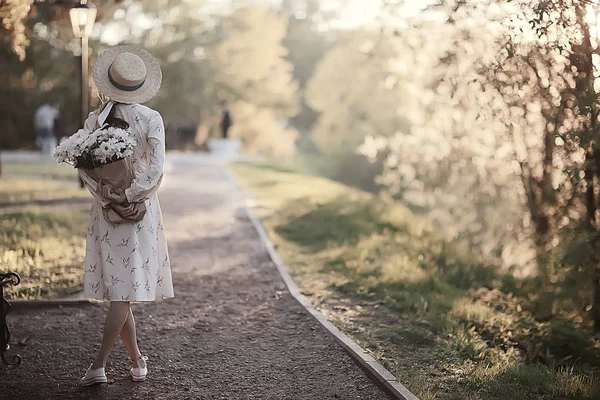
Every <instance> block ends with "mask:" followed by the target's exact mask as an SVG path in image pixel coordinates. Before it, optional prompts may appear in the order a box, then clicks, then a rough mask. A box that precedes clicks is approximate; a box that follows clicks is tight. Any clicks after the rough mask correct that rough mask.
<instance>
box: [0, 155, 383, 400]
mask: <svg viewBox="0 0 600 400" xmlns="http://www.w3.org/2000/svg"><path fill="white" fill-rule="evenodd" d="M167 172H168V175H167V177H166V178H165V181H164V184H163V188H162V189H161V192H160V200H161V203H162V207H163V212H164V216H165V225H166V227H167V232H168V239H169V248H170V252H171V256H172V262H173V273H174V278H175V282H176V286H175V291H176V297H175V298H174V299H170V300H166V301H160V302H157V303H152V304H136V305H135V306H134V313H135V316H136V319H137V323H138V335H139V339H140V348H141V350H142V352H144V353H146V354H147V355H148V356H149V358H150V359H149V368H150V374H149V378H148V380H147V381H146V382H144V383H137V384H134V383H133V382H130V380H129V379H128V376H127V371H128V364H129V362H128V359H127V353H126V350H125V348H124V346H123V344H122V343H121V342H120V341H119V342H118V343H117V345H116V346H115V350H114V351H113V355H112V356H111V359H110V361H109V365H108V367H107V374H108V377H109V383H108V385H100V386H96V387H93V388H80V387H79V386H78V379H79V378H80V376H81V375H82V374H83V372H84V371H85V369H86V368H87V366H88V365H89V363H90V362H91V361H92V358H93V355H94V353H95V350H96V349H97V348H98V343H99V341H100V335H101V332H100V326H101V323H102V319H103V315H104V312H105V310H106V305H88V306H79V307H62V308H58V307H56V308H46V309H36V310H13V311H12V312H11V314H9V318H8V319H9V324H10V326H11V330H12V333H13V338H12V340H11V343H13V347H14V349H15V350H16V351H17V352H18V353H20V354H21V356H22V357H23V363H22V364H21V366H20V367H19V368H17V369H10V370H8V371H0V399H11V400H17V399H32V400H34V399H36V400H37V399H61V400H62V399H116V400H117V399H118V400H127V399H144V400H147V399H228V400H229V399H232V400H233V399H261V400H266V399H277V400H279V399H281V400H284V399H285V400H287V399H310V400H321V399H373V400H375V399H377V400H383V399H387V398H388V397H387V396H386V395H385V394H384V393H383V392H382V391H381V390H380V389H379V388H378V387H377V386H375V384H373V383H372V382H371V381H370V380H369V379H368V378H367V377H366V375H365V374H364V373H363V371H362V370H361V369H360V368H359V367H358V365H357V364H356V363H355V362H354V361H353V360H352V359H351V358H350V356H348V355H347V354H346V353H345V352H344V350H343V349H342V348H341V347H340V346H339V345H337V343H335V342H334V340H333V339H332V338H330V337H329V335H328V333H327V332H326V331H325V330H324V329H322V328H321V327H320V325H318V324H317V323H316V322H314V321H313V319H312V318H311V317H310V316H309V315H308V314H307V313H306V312H305V310H304V309H303V308H302V307H301V306H300V305H299V304H298V303H297V302H296V301H295V300H294V299H293V298H292V297H291V295H290V294H289V293H288V292H287V290H286V288H285V285H284V284H283V282H282V281H281V279H280V277H279V275H278V273H277V271H276V269H275V267H274V266H273V264H272V263H271V262H270V260H269V258H268V255H267V254H266V252H265V250H264V249H263V248H262V245H261V242H260V240H259V238H258V236H257V234H256V232H255V231H254V229H253V228H252V225H251V224H250V222H249V221H248V220H247V218H246V216H245V214H244V213H243V210H242V209H241V207H242V205H243V204H242V201H243V198H242V194H241V193H239V192H238V191H237V190H236V189H235V187H234V185H233V184H232V183H231V182H229V181H228V180H227V178H226V175H225V174H224V172H223V170H222V167H220V166H219V163H218V162H216V161H214V160H213V161H211V159H210V158H208V157H202V156H190V155H176V156H172V157H171V159H170V165H169V168H168V170H167ZM23 339H26V341H25V345H19V342H20V341H22V340H23ZM11 354H12V352H11Z"/></svg>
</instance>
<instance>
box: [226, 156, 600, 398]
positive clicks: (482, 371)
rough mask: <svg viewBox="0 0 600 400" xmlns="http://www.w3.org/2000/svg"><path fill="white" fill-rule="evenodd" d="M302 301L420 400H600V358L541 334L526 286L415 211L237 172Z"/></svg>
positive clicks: (578, 334) (308, 179)
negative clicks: (522, 290) (446, 237)
mask: <svg viewBox="0 0 600 400" xmlns="http://www.w3.org/2000/svg"><path fill="white" fill-rule="evenodd" d="M232 169H233V171H234V173H235V174H236V176H237V178H238V181H240V182H241V183H242V184H243V185H245V186H246V187H247V188H249V190H250V191H251V192H252V193H253V194H254V195H255V197H256V200H257V204H256V207H255V209H256V212H257V214H258V216H259V218H260V219H261V220H262V222H263V224H264V225H265V228H266V229H267V231H268V233H269V235H270V237H271V239H272V241H273V242H274V243H275V245H276V246H277V250H278V251H279V253H280V254H281V256H282V257H283V259H284V260H285V261H286V263H287V265H288V267H289V268H290V272H291V273H292V275H293V276H294V279H295V281H296V282H297V284H298V285H299V287H300V288H301V290H302V292H303V293H304V294H305V295H306V296H307V297H308V298H309V299H310V301H311V302H313V304H315V306H317V307H318V308H319V309H320V310H321V312H323V313H324V314H325V315H326V316H327V317H328V318H329V319H330V320H331V321H332V322H334V323H335V324H336V325H337V326H338V327H340V328H341V329H342V330H344V331H345V332H346V333H347V334H348V335H350V336H351V337H352V338H353V339H354V340H356V341H357V342H358V343H359V344H360V345H361V346H363V348H365V349H367V351H369V352H371V353H372V355H373V356H374V357H376V358H377V359H378V360H379V361H380V362H381V363H382V364H383V365H384V366H385V367H386V368H388V369H390V371H392V373H394V374H395V375H396V376H397V377H398V378H399V380H400V381H401V382H403V383H404V384H405V385H407V386H408V387H409V389H411V391H413V393H415V395H417V396H418V397H419V398H420V399H422V400H427V399H466V400H476V399H482V400H483V399H501V400H504V399H506V400H508V399H510V400H513V399H573V400H575V399H577V400H580V399H600V379H599V378H598V367H599V365H600V349H599V346H598V344H597V343H594V342H593V341H592V340H591V339H590V335H589V334H588V333H587V332H582V331H581V330H580V329H578V327H576V326H574V325H573V324H572V323H571V321H569V320H553V321H551V322H545V323H541V322H538V321H536V320H535V319H534V318H533V316H532V315H531V314H530V313H529V312H528V311H526V307H525V304H523V303H524V298H521V297H519V296H518V295H517V294H513V293H512V291H510V290H508V289H507V288H506V287H505V286H504V285H503V282H510V284H511V287H513V288H514V287H518V285H519V284H517V283H515V282H514V280H511V279H507V278H506V277H505V276H503V275H502V274H501V273H500V271H498V269H497V268H495V267H493V266H487V265H482V264H481V263H479V262H478V260H477V259H476V258H475V257H474V256H473V255H472V254H471V253H470V251H469V248H468V246H466V245H464V244H461V243H445V242H443V241H442V240H440V239H439V238H438V235H436V228H435V227H434V226H432V224H431V223H430V222H429V221H428V220H426V219H424V218H422V217H419V216H415V215H414V214H413V213H411V212H410V210H408V209H407V208H405V207H402V206H401V205H398V204H394V203H391V202H389V201H386V200H384V199H381V198H377V197H374V196H372V195H370V194H368V193H365V192H362V191H359V190H356V189H352V188H349V187H347V186H344V185H341V184H339V183H335V182H332V181H329V180H326V179H322V178H318V177H314V176H306V175H303V174H300V173H296V172H294V171H290V170H286V169H281V168H278V167H272V166H270V165H266V164H263V165H256V164H244V163H238V164H233V165H232Z"/></svg>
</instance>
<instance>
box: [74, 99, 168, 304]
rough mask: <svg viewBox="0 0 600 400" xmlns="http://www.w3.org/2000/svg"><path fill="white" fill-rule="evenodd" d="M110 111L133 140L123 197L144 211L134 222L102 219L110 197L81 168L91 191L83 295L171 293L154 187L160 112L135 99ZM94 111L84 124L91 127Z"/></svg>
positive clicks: (135, 297) (159, 165)
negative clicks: (124, 124) (131, 176)
mask: <svg viewBox="0 0 600 400" xmlns="http://www.w3.org/2000/svg"><path fill="white" fill-rule="evenodd" d="M114 107H116V110H115V115H116V116H118V117H119V118H122V119H123V120H125V121H127V122H128V123H129V126H130V130H131V134H132V135H135V136H136V139H137V145H136V147H135V148H134V153H133V155H132V156H131V157H132V164H133V169H134V172H135V174H134V175H135V179H134V181H133V183H132V184H131V187H129V188H128V189H126V190H125V195H126V196H127V200H128V201H129V202H132V203H133V202H145V205H146V214H145V215H144V218H143V219H142V220H141V221H139V222H135V223H124V224H119V225H114V224H112V223H110V222H108V221H106V220H105V219H104V216H103V214H102V208H103V206H107V205H108V204H109V203H110V202H109V201H107V200H106V199H104V198H103V197H102V196H101V195H100V193H99V191H98V182H96V180H95V179H94V178H93V177H92V176H91V175H90V174H88V173H86V171H85V170H79V175H80V176H81V178H82V180H83V181H84V183H85V184H86V186H87V188H88V189H89V190H90V192H91V193H92V196H93V201H92V208H91V211H90V216H89V227H88V232H87V241H86V256H85V275H84V296H85V297H86V298H92V299H104V300H109V301H153V300H155V299H156V298H165V297H173V283H172V278H171V265H170V261H169V253H168V250H167V240H166V235H165V227H164V224H163V219H162V214H161V210H160V205H159V202H158V196H157V195H156V192H157V190H158V188H159V186H160V183H161V181H162V177H163V168H164V162H165V129H164V125H163V121H162V117H161V116H160V114H159V113H158V112H156V111H154V110H152V109H150V108H148V107H145V106H142V105H139V104H133V105H128V104H116V105H114ZM99 115H100V112H99V111H95V112H93V113H91V114H90V115H89V117H88V119H87V121H86V123H85V128H86V129H88V130H91V131H92V130H95V129H96V128H97V127H98V126H99V124H98V117H99Z"/></svg>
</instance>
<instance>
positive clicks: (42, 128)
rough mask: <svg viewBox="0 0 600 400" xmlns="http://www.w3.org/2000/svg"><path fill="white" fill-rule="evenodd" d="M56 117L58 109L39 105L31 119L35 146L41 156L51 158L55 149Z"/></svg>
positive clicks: (47, 105)
mask: <svg viewBox="0 0 600 400" xmlns="http://www.w3.org/2000/svg"><path fill="white" fill-rule="evenodd" d="M58 115H59V111H58V109H57V108H56V107H54V106H51V105H49V104H43V105H41V106H40V107H39V108H38V109H37V111H36V112H35V115H34V119H33V124H34V128H35V136H36V137H35V144H36V146H37V149H38V151H39V152H40V153H41V154H42V155H45V156H52V152H53V150H54V148H55V147H56V131H55V120H56V118H57V117H58Z"/></svg>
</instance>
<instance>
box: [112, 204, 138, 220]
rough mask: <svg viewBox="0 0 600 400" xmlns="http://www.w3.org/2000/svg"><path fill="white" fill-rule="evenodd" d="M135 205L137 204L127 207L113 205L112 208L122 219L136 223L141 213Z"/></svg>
mask: <svg viewBox="0 0 600 400" xmlns="http://www.w3.org/2000/svg"><path fill="white" fill-rule="evenodd" d="M134 205H135V204H133V203H131V204H127V205H117V204H111V207H112V209H113V210H115V211H116V213H117V214H119V215H120V216H121V217H123V218H125V219H129V220H132V221H134V220H136V219H137V218H138V216H139V211H138V210H137V209H136V208H135V207H134Z"/></svg>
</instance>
